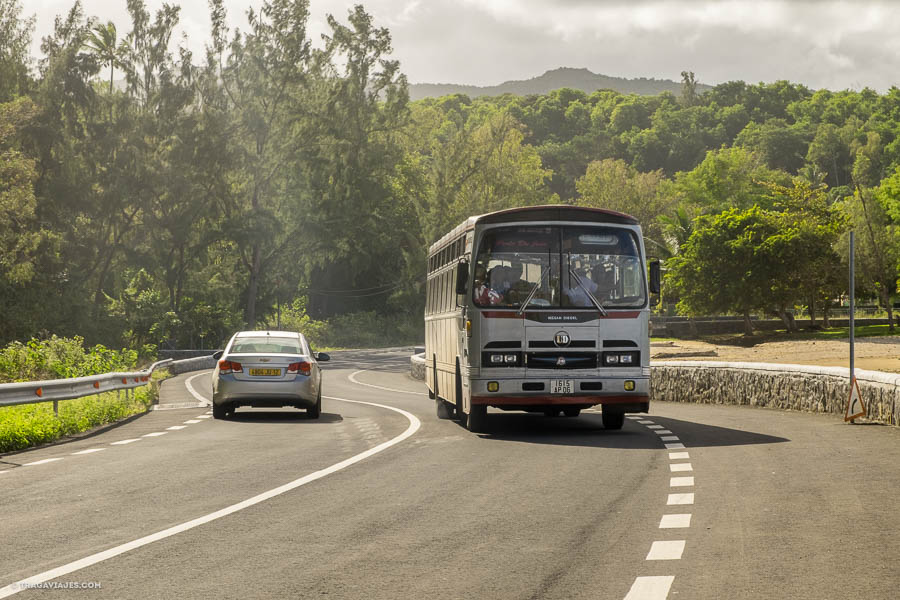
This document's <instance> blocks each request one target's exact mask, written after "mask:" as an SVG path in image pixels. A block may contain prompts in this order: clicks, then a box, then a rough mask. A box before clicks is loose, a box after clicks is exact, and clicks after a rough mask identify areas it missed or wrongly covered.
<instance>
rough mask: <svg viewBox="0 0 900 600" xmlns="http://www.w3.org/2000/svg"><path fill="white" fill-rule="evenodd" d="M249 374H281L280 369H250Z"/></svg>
mask: <svg viewBox="0 0 900 600" xmlns="http://www.w3.org/2000/svg"><path fill="white" fill-rule="evenodd" d="M250 374H251V375H264V376H267V377H272V376H275V377H277V376H279V375H281V369H250Z"/></svg>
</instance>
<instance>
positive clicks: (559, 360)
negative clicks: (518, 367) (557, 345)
mask: <svg viewBox="0 0 900 600" xmlns="http://www.w3.org/2000/svg"><path fill="white" fill-rule="evenodd" d="M525 366H526V367H527V368H529V369H596V368H597V353H596V352H565V353H562V352H529V353H528V354H527V355H526V358H525Z"/></svg>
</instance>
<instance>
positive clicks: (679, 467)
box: [669, 463, 694, 473]
mask: <svg viewBox="0 0 900 600" xmlns="http://www.w3.org/2000/svg"><path fill="white" fill-rule="evenodd" d="M693 470H694V467H692V466H691V463H672V464H670V465H669V471H671V472H672V473H681V472H684V471H693Z"/></svg>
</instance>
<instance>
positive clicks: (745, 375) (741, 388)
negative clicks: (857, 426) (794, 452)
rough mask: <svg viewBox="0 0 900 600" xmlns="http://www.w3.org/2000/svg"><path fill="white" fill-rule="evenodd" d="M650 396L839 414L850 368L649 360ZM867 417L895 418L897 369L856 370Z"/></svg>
mask: <svg viewBox="0 0 900 600" xmlns="http://www.w3.org/2000/svg"><path fill="white" fill-rule="evenodd" d="M651 366H652V368H653V376H652V379H651V386H652V387H651V396H650V397H651V401H652V400H660V401H666V402H695V403H699V404H735V405H747V406H762V407H768V408H780V409H784V410H797V411H805V412H817V413H832V414H837V415H843V414H844V411H845V410H846V407H847V398H848V395H849V393H850V382H849V369H845V368H842V367H814V366H808V365H781V364H769V363H726V362H706V361H667V362H654V363H652V364H651ZM856 379H857V381H858V382H859V391H860V395H861V396H862V399H863V401H864V402H865V404H866V408H867V409H868V417H867V418H868V419H869V420H871V421H876V422H878V423H884V424H889V425H895V424H897V423H898V422H900V375H896V374H893V373H882V372H880V371H861V370H857V371H856Z"/></svg>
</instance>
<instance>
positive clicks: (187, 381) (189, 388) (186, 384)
mask: <svg viewBox="0 0 900 600" xmlns="http://www.w3.org/2000/svg"><path fill="white" fill-rule="evenodd" d="M211 374H212V371H203V372H200V373H197V374H196V375H191V376H190V377H188V378H187V379H185V380H184V387H186V388H187V391H188V392H189V393H190V394H191V396H193V397H194V398H196V399H197V400H199V401H200V402H202V403H203V404H204V405H206V406H209V405H210V404H212V401H211V400H209V399H207V398H204V397H203V396H201V395H200V394H199V393H197V390H195V389H194V386H193V384H192V383H191V382H192V381H193V380H195V379H196V378H198V377H200V376H202V375H207V376H210V377H211V376H212V375H211Z"/></svg>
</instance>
